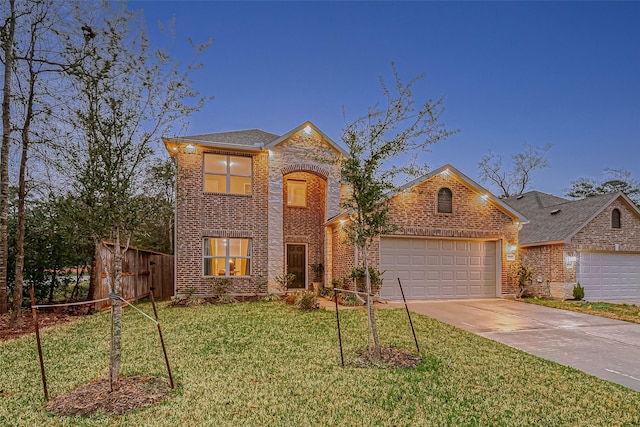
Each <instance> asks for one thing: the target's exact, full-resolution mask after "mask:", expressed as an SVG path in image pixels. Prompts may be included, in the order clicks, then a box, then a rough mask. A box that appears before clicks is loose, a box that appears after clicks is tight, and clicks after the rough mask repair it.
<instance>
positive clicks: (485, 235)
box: [332, 174, 518, 295]
mask: <svg viewBox="0 0 640 427" xmlns="http://www.w3.org/2000/svg"><path fill="white" fill-rule="evenodd" d="M441 188H449V189H450V190H451V192H452V195H453V199H452V202H453V212H452V213H438V210H437V201H438V191H439V190H440V189H441ZM480 196H481V194H479V193H478V192H477V191H474V190H472V189H471V188H469V186H467V185H466V184H464V183H463V182H461V181H460V180H459V179H457V178H456V177H455V176H453V174H437V175H435V176H433V177H431V178H430V179H428V180H426V181H423V182H421V183H419V184H417V185H415V186H413V187H411V188H410V189H407V190H405V191H402V192H400V193H399V194H397V195H395V196H394V197H393V198H392V199H391V200H390V211H389V215H390V218H391V221H392V223H394V224H395V225H398V226H399V227H400V230H399V231H398V232H397V233H395V235H398V236H416V237H425V238H437V239H464V240H475V239H477V240H486V241H497V242H499V247H500V245H501V246H502V249H504V246H505V245H507V244H509V245H517V244H518V228H517V225H516V224H515V223H514V221H515V220H514V218H512V217H511V216H509V215H508V214H506V213H505V211H504V210H503V209H501V208H500V207H498V206H497V205H496V204H494V203H493V202H491V201H489V200H486V201H485V200H483V199H482V198H481V197H480ZM340 228H341V227H340V225H334V226H333V236H334V237H333V247H332V251H333V252H334V253H337V254H339V256H338V257H339V260H336V259H337V258H338V257H336V256H335V255H334V262H333V271H332V274H333V276H334V277H343V276H344V275H346V274H348V273H349V272H350V271H351V268H352V267H353V265H354V264H355V259H354V256H355V255H354V251H353V248H352V247H351V246H346V245H342V244H341V243H340V242H342V241H344V240H345V238H344V233H342V232H341V231H340ZM379 253H380V251H379V242H378V241H375V242H373V243H372V245H371V248H370V250H369V262H370V264H371V265H373V266H376V267H377V266H378V265H379ZM498 253H500V254H502V260H501V262H500V261H499V262H500V266H501V273H502V274H501V279H500V280H501V289H502V294H503V295H511V294H515V292H516V286H515V284H512V283H509V281H508V274H507V273H508V268H509V265H510V264H511V263H512V262H513V261H507V260H506V254H505V251H504V250H499V251H498ZM499 276H500V274H499Z"/></svg>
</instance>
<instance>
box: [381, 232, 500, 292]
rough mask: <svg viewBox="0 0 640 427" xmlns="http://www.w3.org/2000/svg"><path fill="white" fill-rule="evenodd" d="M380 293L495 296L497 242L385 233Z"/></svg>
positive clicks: (382, 245)
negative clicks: (399, 235)
mask: <svg viewBox="0 0 640 427" xmlns="http://www.w3.org/2000/svg"><path fill="white" fill-rule="evenodd" d="M380 269H381V270H383V271H385V273H384V284H383V286H382V292H381V296H382V298H385V299H401V298H402V294H401V293H400V288H399V286H398V277H399V278H400V280H401V281H402V288H403V290H404V294H405V297H406V298H407V299H436V298H485V297H495V296H496V244H495V242H482V241H473V240H471V241H467V240H435V239H417V238H398V237H383V238H381V239H380Z"/></svg>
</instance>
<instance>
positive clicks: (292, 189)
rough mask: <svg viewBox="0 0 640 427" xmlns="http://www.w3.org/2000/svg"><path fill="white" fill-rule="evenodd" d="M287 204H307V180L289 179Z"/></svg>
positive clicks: (301, 205) (303, 205)
mask: <svg viewBox="0 0 640 427" xmlns="http://www.w3.org/2000/svg"><path fill="white" fill-rule="evenodd" d="M287 206H300V207H306V206H307V182H306V181H294V180H292V179H289V180H287Z"/></svg>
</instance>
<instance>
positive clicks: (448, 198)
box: [438, 188, 453, 213]
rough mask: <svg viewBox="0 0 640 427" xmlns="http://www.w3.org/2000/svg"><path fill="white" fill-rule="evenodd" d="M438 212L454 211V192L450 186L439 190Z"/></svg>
mask: <svg viewBox="0 0 640 427" xmlns="http://www.w3.org/2000/svg"><path fill="white" fill-rule="evenodd" d="M438 212H440V213H453V194H452V193H451V190H449V189H448V188H441V189H440V191H438Z"/></svg>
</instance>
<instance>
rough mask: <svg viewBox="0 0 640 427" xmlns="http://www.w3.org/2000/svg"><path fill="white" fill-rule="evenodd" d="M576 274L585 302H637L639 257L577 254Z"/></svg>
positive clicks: (638, 292)
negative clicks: (628, 299)
mask: <svg viewBox="0 0 640 427" xmlns="http://www.w3.org/2000/svg"><path fill="white" fill-rule="evenodd" d="M577 270H578V271H577V273H578V277H577V278H578V282H579V283H580V284H581V285H582V286H584V296H585V299H587V300H591V301H594V300H616V299H624V298H640V254H620V253H581V254H580V256H579V260H578V269H577Z"/></svg>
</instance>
